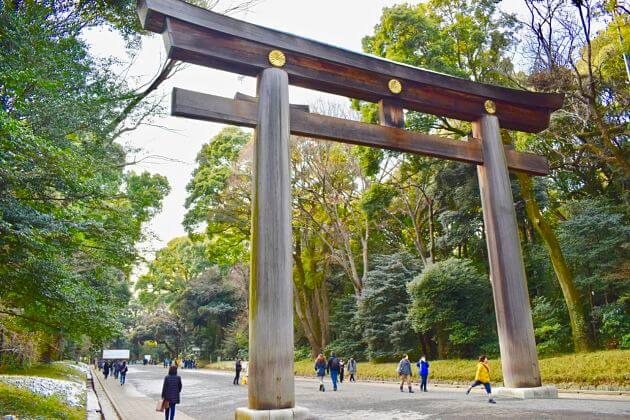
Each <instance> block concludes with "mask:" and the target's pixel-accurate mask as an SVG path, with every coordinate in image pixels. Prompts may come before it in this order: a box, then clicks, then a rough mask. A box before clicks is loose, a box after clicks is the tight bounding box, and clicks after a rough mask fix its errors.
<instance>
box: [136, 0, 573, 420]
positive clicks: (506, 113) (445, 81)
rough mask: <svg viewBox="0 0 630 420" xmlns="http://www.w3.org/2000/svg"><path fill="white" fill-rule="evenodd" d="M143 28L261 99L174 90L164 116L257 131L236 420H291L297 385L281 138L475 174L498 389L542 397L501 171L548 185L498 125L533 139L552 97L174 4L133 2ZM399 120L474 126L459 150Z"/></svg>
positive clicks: (297, 413)
mask: <svg viewBox="0 0 630 420" xmlns="http://www.w3.org/2000/svg"><path fill="white" fill-rule="evenodd" d="M138 12H139V15H140V19H141V22H142V25H143V27H144V28H145V29H147V30H150V31H153V32H156V33H160V34H162V36H163V38H164V43H165V45H166V50H167V52H168V56H169V57H170V58H172V59H176V60H181V61H185V62H188V63H194V64H198V65H203V66H207V67H212V68H216V69H221V70H226V71H230V72H234V73H238V74H242V75H248V76H255V77H257V78H258V92H257V94H258V97H257V98H253V100H252V99H251V98H243V97H238V96H237V98H236V99H228V98H221V97H217V96H213V95H208V94H202V93H196V92H191V91H187V90H182V89H175V90H174V91H173V98H172V114H173V115H177V116H183V117H188V118H195V119H200V120H205V121H215V122H222V123H228V124H234V125H240V126H246V127H254V128H255V133H256V134H255V142H254V169H253V170H254V174H253V175H254V176H253V179H254V180H253V197H252V198H253V199H252V203H253V208H252V238H251V280H250V295H249V299H250V303H249V346H250V351H249V355H250V363H249V384H248V386H249V389H248V391H249V404H248V405H249V407H248V408H243V409H238V410H237V413H236V415H237V418H268V417H269V416H270V415H273V416H277V417H273V418H298V417H305V416H306V415H307V414H306V412H305V411H304V410H301V409H298V408H296V407H295V397H294V383H293V299H292V293H293V288H292V255H291V251H292V237H291V199H290V198H291V191H290V173H289V135H290V133H293V134H297V135H302V136H306V137H312V138H318V139H325V140H333V141H340V142H345V143H352V144H359V145H364V146H371V147H380V148H385V149H391V150H398V151H403V152H409V153H416V154H422V155H427V156H434V157H438V158H442V159H451V160H458V161H462V162H468V163H471V164H474V165H477V175H478V178H479V186H480V193H481V199H482V206H483V217H484V224H485V229H486V239H487V247H488V256H489V263H490V279H491V283H492V289H493V296H494V304H495V311H496V318H497V330H498V335H499V346H500V350H501V362H502V366H503V377H504V383H505V386H506V387H508V388H516V389H523V388H528V389H532V388H533V389H534V390H535V389H541V388H540V387H541V379H540V371H539V367H538V358H537V354H536V343H535V341H534V330H533V324H532V317H531V309H530V306H529V300H528V293H527V283H526V278H525V270H524V266H523V258H522V253H521V248H520V243H519V237H518V231H517V226H516V215H515V211H514V203H513V198H512V191H511V188H510V179H509V173H508V170H513V171H520V172H525V173H528V174H531V175H545V174H547V173H548V163H547V160H546V159H545V158H544V157H542V156H536V155H532V154H527V153H521V152H516V151H514V150H513V149H511V148H510V147H508V146H504V145H503V144H502V142H501V137H500V133H499V127H503V128H506V129H510V130H519V131H525V132H533V133H535V132H538V131H541V130H543V129H545V128H546V127H547V125H548V124H549V117H550V114H551V113H552V112H553V111H555V110H557V109H558V108H560V107H561V106H562V100H563V98H562V95H558V94H542V93H533V92H527V91H520V90H514V89H508V88H503V87H497V86H491V85H487V84H482V83H476V82H472V81H469V80H465V79H460V78H457V77H453V76H448V75H444V74H440V73H435V72H431V71H427V70H423V69H420V68H416V67H412V66H407V65H403V64H399V63H395V62H392V61H388V60H384V59H380V58H377V57H373V56H369V55H364V54H359V53H356V52H351V51H347V50H343V49H339V48H336V47H333V46H330V45H327V44H323V43H319V42H316V41H312V40H309V39H305V38H300V37H297V36H294V35H291V34H287V33H283V32H279V31H275V30H272V29H268V28H265V27H261V26H257V25H254V24H251V23H247V22H244V21H240V20H237V19H233V18H230V17H227V16H223V15H220V14H217V13H213V12H211V11H208V10H205V9H202V8H199V7H196V6H193V5H190V4H188V3H185V2H183V1H179V0H140V1H139V2H138ZM289 84H293V85H296V86H301V87H305V88H310V89H315V90H319V91H324V92H329V93H333V94H338V95H343V96H348V97H351V98H357V99H362V100H366V101H370V102H375V103H378V104H379V109H380V122H381V125H380V126H378V125H373V124H365V123H361V122H355V121H348V120H344V119H340V118H333V117H327V116H323V115H317V114H311V113H309V112H308V111H307V110H305V109H304V107H299V106H294V105H290V104H289V89H288V86H289ZM403 109H409V110H414V111H420V112H425V113H429V114H433V115H437V116H443V117H448V118H454V119H459V120H463V121H471V122H472V126H473V137H472V138H469V139H468V141H459V140H454V139H449V138H444V137H440V136H435V135H429V134H418V133H412V132H408V131H405V130H404V129H403V128H404V117H403Z"/></svg>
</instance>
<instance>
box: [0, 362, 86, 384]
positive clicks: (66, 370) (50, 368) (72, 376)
mask: <svg viewBox="0 0 630 420" xmlns="http://www.w3.org/2000/svg"><path fill="white" fill-rule="evenodd" d="M0 375H20V376H39V377H41V378H51V379H62V380H64V381H72V382H79V383H82V382H85V378H84V377H83V375H82V374H81V372H79V371H78V370H77V369H75V368H72V367H70V366H68V365H66V364H64V363H40V364H36V365H33V366H30V367H27V368H0Z"/></svg>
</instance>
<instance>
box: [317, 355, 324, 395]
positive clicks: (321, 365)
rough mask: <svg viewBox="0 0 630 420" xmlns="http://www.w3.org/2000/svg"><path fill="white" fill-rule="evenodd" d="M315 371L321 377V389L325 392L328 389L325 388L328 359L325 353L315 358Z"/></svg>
mask: <svg viewBox="0 0 630 420" xmlns="http://www.w3.org/2000/svg"><path fill="white" fill-rule="evenodd" d="M315 372H316V374H317V378H318V379H319V390H320V391H322V392H324V391H326V389H325V388H324V376H326V359H325V358H324V355H323V354H321V353H320V354H319V356H317V359H315Z"/></svg>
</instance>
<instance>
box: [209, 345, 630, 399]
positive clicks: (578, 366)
mask: <svg viewBox="0 0 630 420" xmlns="http://www.w3.org/2000/svg"><path fill="white" fill-rule="evenodd" d="M429 362H430V363H431V369H430V376H429V380H430V381H431V380H433V381H436V382H443V383H468V382H471V381H472V380H473V379H474V376H475V369H476V364H477V363H476V361H475V360H434V361H429ZM539 362H540V371H541V375H542V379H543V383H545V384H548V385H551V384H554V385H556V386H558V388H561V389H605V390H630V350H607V351H597V352H592V353H576V354H568V355H562V356H556V357H549V358H545V359H540V361H539ZM489 363H490V374H491V379H492V382H494V383H499V382H502V381H503V375H502V373H501V362H500V361H499V360H497V359H493V360H490V361H489ZM414 365H415V363H414ZM396 366H397V363H370V362H359V364H358V377H359V378H361V379H370V380H379V381H387V380H395V379H397V375H396ZM208 368H211V369H221V370H232V369H234V363H233V362H230V361H225V362H220V363H212V364H210V365H208ZM295 374H296V375H298V376H313V375H314V369H313V361H311V360H300V361H297V362H295ZM416 374H417V370H415V369H414V375H416Z"/></svg>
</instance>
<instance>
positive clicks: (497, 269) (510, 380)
mask: <svg viewBox="0 0 630 420" xmlns="http://www.w3.org/2000/svg"><path fill="white" fill-rule="evenodd" d="M473 135H474V136H475V137H476V138H481V145H482V148H483V156H484V164H483V165H480V166H477V176H478V178H479V190H480V192H481V204H482V206H483V221H484V225H485V231H486V243H487V246H488V259H489V263H490V281H491V283H492V292H493V296H494V309H495V312H496V316H497V332H498V335H499V347H500V350H501V366H502V368H503V382H504V384H505V386H506V387H508V388H527V387H538V386H540V385H541V378H540V369H539V368H538V356H537V354H536V341H535V340H534V326H533V322H532V314H531V309H530V307H529V294H528V293H527V280H526V277H525V267H524V265H523V255H522V252H521V244H520V242H519V235H518V230H517V226H516V212H515V211H514V199H513V198H512V189H511V186H510V177H509V174H508V171H507V164H506V156H505V153H504V147H503V143H502V142H501V135H500V132H499V121H498V119H497V118H496V117H495V116H492V115H487V116H484V117H482V118H481V119H480V120H479V121H477V122H475V123H473Z"/></svg>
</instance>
